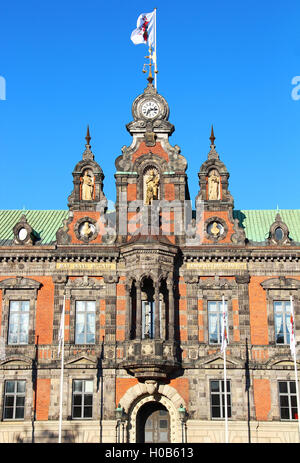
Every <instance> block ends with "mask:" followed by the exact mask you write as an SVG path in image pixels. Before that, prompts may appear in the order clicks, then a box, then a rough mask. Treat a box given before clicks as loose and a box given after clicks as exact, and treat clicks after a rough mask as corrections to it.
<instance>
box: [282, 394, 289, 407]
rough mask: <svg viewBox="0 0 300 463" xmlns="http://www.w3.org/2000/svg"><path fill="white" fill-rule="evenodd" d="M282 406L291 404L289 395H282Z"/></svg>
mask: <svg viewBox="0 0 300 463" xmlns="http://www.w3.org/2000/svg"><path fill="white" fill-rule="evenodd" d="M280 406H281V407H288V406H289V398H288V396H287V395H282V396H281V397H280Z"/></svg>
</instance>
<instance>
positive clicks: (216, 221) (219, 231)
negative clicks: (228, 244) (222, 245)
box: [204, 216, 228, 242]
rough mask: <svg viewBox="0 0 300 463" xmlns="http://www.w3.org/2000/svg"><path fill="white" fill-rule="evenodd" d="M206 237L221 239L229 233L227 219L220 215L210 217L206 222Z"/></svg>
mask: <svg viewBox="0 0 300 463" xmlns="http://www.w3.org/2000/svg"><path fill="white" fill-rule="evenodd" d="M204 230H205V237H206V238H207V239H208V240H210V241H214V242H217V241H221V240H223V239H224V238H225V237H226V235H227V233H228V227H227V224H226V222H225V220H223V219H221V218H220V217H217V216H214V217H209V219H207V220H206V221H205V223H204Z"/></svg>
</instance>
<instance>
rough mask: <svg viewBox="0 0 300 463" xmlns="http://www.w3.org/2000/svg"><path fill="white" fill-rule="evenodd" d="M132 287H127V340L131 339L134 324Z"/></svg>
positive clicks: (127, 284)
mask: <svg viewBox="0 0 300 463" xmlns="http://www.w3.org/2000/svg"><path fill="white" fill-rule="evenodd" d="M130 290H131V286H130V284H129V283H126V285H125V291H126V315H125V339H126V340H129V339H130V333H131V324H132V300H131V297H130Z"/></svg>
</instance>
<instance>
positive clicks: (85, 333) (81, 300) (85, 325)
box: [74, 299, 97, 345]
mask: <svg viewBox="0 0 300 463" xmlns="http://www.w3.org/2000/svg"><path fill="white" fill-rule="evenodd" d="M92 302H93V303H94V310H93V311H88V310H86V308H87V305H88V303H92ZM79 303H84V304H85V310H84V311H82V312H78V309H77V304H79ZM96 305H97V301H96V300H94V299H76V300H75V319H74V344H76V345H94V344H96V313H97V310H96ZM79 313H81V314H84V342H77V341H78V339H77V336H78V333H77V324H78V323H77V315H78V314H79ZM89 313H92V314H93V315H94V323H93V329H94V333H93V335H94V340H93V342H87V335H88V332H87V328H88V321H87V318H88V314H89Z"/></svg>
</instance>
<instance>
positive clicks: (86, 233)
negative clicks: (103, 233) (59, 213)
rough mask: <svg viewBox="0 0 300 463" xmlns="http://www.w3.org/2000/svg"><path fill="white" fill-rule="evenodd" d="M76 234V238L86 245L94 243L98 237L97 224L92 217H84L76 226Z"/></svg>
mask: <svg viewBox="0 0 300 463" xmlns="http://www.w3.org/2000/svg"><path fill="white" fill-rule="evenodd" d="M74 232H75V235H76V237H77V238H78V239H79V240H80V241H83V242H84V243H88V242H90V241H93V240H94V239H95V238H96V237H97V235H98V232H97V222H96V220H94V219H92V218H91V217H82V218H81V219H79V220H78V221H77V222H76V224H75V225H74Z"/></svg>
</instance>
